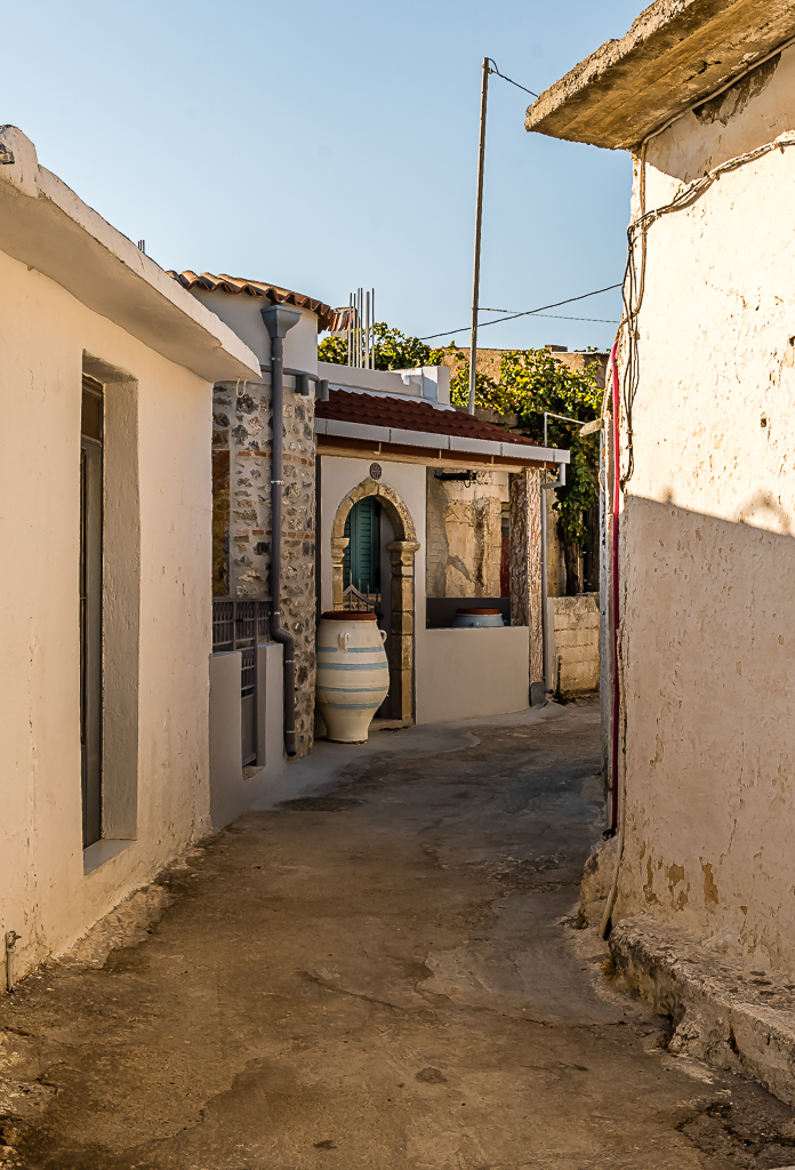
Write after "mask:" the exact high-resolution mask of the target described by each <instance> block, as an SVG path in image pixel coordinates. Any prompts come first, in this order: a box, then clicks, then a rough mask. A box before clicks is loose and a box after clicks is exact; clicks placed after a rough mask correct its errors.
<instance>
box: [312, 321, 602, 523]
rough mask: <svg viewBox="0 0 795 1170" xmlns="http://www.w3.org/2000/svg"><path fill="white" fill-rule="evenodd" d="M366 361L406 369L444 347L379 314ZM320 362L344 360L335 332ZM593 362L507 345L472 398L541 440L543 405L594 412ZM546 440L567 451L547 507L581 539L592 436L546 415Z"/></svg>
mask: <svg viewBox="0 0 795 1170" xmlns="http://www.w3.org/2000/svg"><path fill="white" fill-rule="evenodd" d="M373 337H374V342H375V344H374V364H375V368H376V369H377V370H407V369H416V368H417V367H419V366H437V365H441V364H442V359H443V357H444V356H445V354H446V353H449V352H451V351H449V350H443V349H432V348H431V347H430V346H429V345H426V344H425V342H423V341H420V339H419V338H417V337H407V336H406V335H405V334H404V333H401V332H400V330H399V329H394V328H391V327H390V326H388V325H387V324H386V322H384V321H379V322H377V323H376V324H375V325H374V326H373ZM452 352H453V353H455V355H456V366H455V368H454V369H453V371H452V375H451V381H450V398H451V401H452V403H453V405H455V406H461V407H466V406H467V404H468V402H469V362H468V361H467V360H466V356H465V354H464V353H458V352H456V351H455V350H453V351H452ZM318 357H319V358H320V360H321V361H323V362H333V363H334V364H336V365H345V363H346V362H347V360H348V347H347V342H346V339H345V337H344V336H343V335H340V334H334V335H331V336H329V337H326V338H324V340H323V341H321V343H320V345H319V346H318ZM596 371H597V366H596V364H592V365H589V366H586V368H585V369H584V370H571V369H569V367H568V366H565V365H564V364H563V363H562V362H561V361H559V359H558V358H556V357H555V355H554V354H553V353H551V352H550V351H549V350H546V349H523V350H522V349H516V350H507V351H506V352H505V353H504V354H503V355H502V360H501V362H500V373H499V378H498V379H497V380H496V381H495V380H494V379H493V378H490V377H488V376H487V375H486V374H481V373H478V375H477V380H476V386H475V405H476V407H478V408H480V409H484V410H491V411H493V412H494V413H495V414H496V415H497V416H498V420H499V421H500V422H501V423H502V424H503V425H504V426H506V427H508V426H510V427H511V428H512V429H516V430H519V431H520V433H521V434H523V435H527V437H528V438H529V439H530V440H531V441H532V442H533V443H537V444H539V445H541V444H542V443H543V441H544V411H551V412H552V413H553V414H565V415H568V416H570V417H572V418H575V419H578V420H579V421H581V422H589V421H590V420H591V419H595V418H597V417H598V416H599V412H600V410H601V405H602V390H601V388H600V386H599V383H598V382H597V378H596ZM547 443H548V445H549V446H550V447H566V448H568V450H569V451H570V452H571V463H570V464H569V466H568V468H567V473H566V486H565V487H563V488H560V489H559V490H558V491H557V492H556V493H555V510H556V511H557V513H558V518H559V520H560V526H561V529H562V532H563V536H564V538H565V539H567V540H568V541H570V542H571V543H573V544H582V542H583V541H584V539H585V536H586V530H585V524H584V522H583V517H584V514H585V513H586V512H587V511H588V510H589V509H590V508H591V507H592V506H593V505H594V504H595V503H596V502H597V501H598V499H599V466H598V465H599V440H598V438H597V436H596V435H586V436H583V435H581V434H580V428H579V427H578V426H577V425H576V423H570V422H561V421H560V420H559V419H553V418H551V419H549V422H548V429H547Z"/></svg>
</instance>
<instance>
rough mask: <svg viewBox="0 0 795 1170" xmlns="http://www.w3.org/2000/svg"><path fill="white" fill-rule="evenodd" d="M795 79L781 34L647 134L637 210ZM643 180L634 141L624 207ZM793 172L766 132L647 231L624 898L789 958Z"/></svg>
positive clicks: (742, 129)
mask: <svg viewBox="0 0 795 1170" xmlns="http://www.w3.org/2000/svg"><path fill="white" fill-rule="evenodd" d="M794 88H795V49H789V50H787V51H786V52H785V53H783V54H782V56H781V58H780V60H778V61H777V62H775V63H774V65H773V66H772V67H768V66H765V67H764V71H762V70H760V71H758V76H756V77H755V78H754V77H753V75H752V77H751V80H750V81H745V82H742V83H741V86H739V87H736V89H735V90H734V91H729V92H728V93H727V94H725V95H724V96H723V97H722V98H721V99H719V100H718V101H716V102H713V103H710V104H709V105H708V106H705V107H702V108H701V110H700V111H699V112H696V113H691V114H687V115H685V116H684V117H682V118H681V119H679V120H678V121H677V122H676V123H674V124H673V125H672V126H671V127H670V128H669V129H668V130H667V131H665V132H664V133H663V134H662V135H661V136H659V137H658V138H656V139H654V140H653V141H652V142H651V144H650V146H649V149H648V156H647V164H648V165H647V173H646V207H647V208H648V209H651V208H654V207H658V206H661V205H662V204H665V203H666V202H667V201H668V200H669V199H670V198H671V197H672V196H673V195H674V194H675V193H676V192H677V191H678V190H679V189H680V187H681V185H682V181H683V180H684V181H689V180H690V179H692V178H693V177H694V176H697V175H699V174H703V173H704V172H706V171H707V170H708V169H709V168H710V167H712V166H715V165H716V164H717V163H719V162H722V161H724V160H725V159H727V158H729V157H734V156H736V155H738V154H739V153H741V152H745V151H749V150H752V149H754V148H756V147H758V146H760V145H764V144H765V143H768V142H770V141H771V140H772V139H773V138H775V137H776V136H777V135H779V134H781V133H782V132H784V131H789V132H792V131H795V110H794V109H793V103H792V93H793V89H794ZM639 178H640V173H639V164H638V162H637V160H636V182H635V195H634V206H633V215H637V214H638V212H639V198H640V186H639ZM793 191H795V148H793V147H790V148H787V149H785V150H779V149H777V150H774V151H772V152H770V153H767V154H765V155H764V157H762V158H760V159H758V160H756V161H753V162H747V163H745V164H743V165H741V166H740V167H738V168H737V169H735V170H733V171H731V172H730V173H727V174H724V175H723V176H721V178H720V179H719V180H718V181H717V182H716V183H714V184H713V185H712V186H711V187H710V188H709V190H708V191H707V192H706V193H705V194H703V195H702V196H701V197H700V198H699V199H697V200H696V201H695V202H694V203H693V204H692V205H691V206H689V207H688V208H686V209H685V210H680V211H677V212H675V213H673V214H671V215H667V216H664V217H662V218H660V219H658V220H657V221H655V222H653V223H652V224H651V226H650V228H649V231H648V263H647V268H646V275H645V287H646V291H645V299H644V302H643V306H642V310H641V313H640V317H639V343H638V354H639V360H640V382H639V388H638V392H637V397H636V400H635V405H634V411H633V418H632V422H633V427H634V451H635V471H634V474H633V476H632V478H631V480H630V482H629V484H628V486H627V491H626V495H625V499H624V506H623V514H622V518H621V524H622V542H621V550H620V553H621V579H622V583H623V590H622V603H621V611H622V615H623V624H622V630H621V669H622V674H623V703H624V708H625V712H626V754H625V759H624V767H625V781H626V817H627V824H626V843H625V851H624V861H623V866H622V872H621V881H620V888H619V898H618V903H617V908H616V911H617V917H619V918H621V917H624V916H626V915H629V914H633V913H637V912H640V911H643V912H647V913H650V914H652V915H653V916H655V917H656V918H657V919H659V920H662V921H663V922H665V923H666V924H667V925H669V926H682V927H685V928H688V929H692V930H695V931H697V932H698V933H699V935H700V936H701V937H702V939H704V940H705V941H706V943H707V945H709V946H711V947H713V948H714V949H716V950H718V951H724V952H726V953H727V954H729V955H732V956H734V957H736V958H738V959H740V960H741V961H745V962H747V963H749V964H751V965H754V964H756V965H761V966H767V967H771V968H774V969H776V968H777V969H780V970H782V971H786V970H789V971H791V970H792V968H793V965H795V886H793V870H792V826H793V824H795V720H794V719H793V716H792V694H793V687H794V686H795V634H794V633H793V631H795V588H794V587H793V581H795V462H794V457H793V450H794V449H795V444H794V443H793V427H794V424H793V412H792V404H793V401H795V318H793V304H795V228H794V220H793V212H792V207H793ZM624 356H625V354H624ZM626 444H627V427H626V419H623V420H622V450H623V452H624V453H626Z"/></svg>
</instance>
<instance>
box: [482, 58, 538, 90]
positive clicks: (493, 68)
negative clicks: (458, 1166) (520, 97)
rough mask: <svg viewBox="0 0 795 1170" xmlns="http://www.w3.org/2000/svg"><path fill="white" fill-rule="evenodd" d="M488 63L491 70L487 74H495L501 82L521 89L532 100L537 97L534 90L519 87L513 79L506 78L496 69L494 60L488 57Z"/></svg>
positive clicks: (524, 86) (522, 86)
mask: <svg viewBox="0 0 795 1170" xmlns="http://www.w3.org/2000/svg"><path fill="white" fill-rule="evenodd" d="M489 61H490V62H491V68H490V69H489V73H496V74H497V76H498V77H501V78H502V80H503V81H507V82H508V84H509V85H515V86H516V88H517V89H523V90H524V92H525V93H529V94H530V97H534V98H537V97H538V94H537V93H536V92H535V90H533V89H528V88H527V86H526V85H520V84H519V82H518V81H514V79H513V78H512V77H508V76H506V74H504V73H500V71H499V69H498V68H497V62H496V61H495V60H494V58H493V57H489Z"/></svg>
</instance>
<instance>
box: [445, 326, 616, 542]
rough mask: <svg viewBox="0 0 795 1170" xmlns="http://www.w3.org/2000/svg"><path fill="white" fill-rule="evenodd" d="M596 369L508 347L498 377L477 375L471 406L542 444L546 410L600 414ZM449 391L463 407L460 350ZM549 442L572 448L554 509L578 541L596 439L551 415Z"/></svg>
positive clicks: (594, 489)
mask: <svg viewBox="0 0 795 1170" xmlns="http://www.w3.org/2000/svg"><path fill="white" fill-rule="evenodd" d="M596 372H597V366H596V364H591V365H589V366H586V368H585V369H584V370H572V369H569V367H568V366H565V365H564V364H563V363H562V362H561V361H560V360H559V359H557V358H556V357H555V356H554V354H553V353H551V352H550V351H549V350H546V349H525V350H508V351H506V352H505V353H504V354H503V355H502V360H501V362H500V373H499V379H498V380H497V381H495V380H494V379H493V378H489V377H487V376H486V375H485V374H478V375H477V381H476V387H475V405H476V407H480V408H482V409H486V410H492V411H494V412H495V413H496V414H497V415H498V416H499V417H500V418H501V420H503V421H504V422H506V423H508V424H513V423H515V424H516V425H515V427H512V429H516V430H518V431H519V432H520V433H521V434H523V435H527V437H528V438H529V439H530V440H531V441H532V442H533V443H538V444H539V445H541V444H542V443H543V441H544V412H545V411H550V412H552V413H553V414H565V415H568V416H569V417H570V418H575V419H578V420H579V421H580V422H589V421H590V420H592V419H595V418H598V416H599V413H600V410H601V405H602V389H601V387H600V386H599V383H598V381H597V377H596ZM450 394H451V401H452V402H453V403H454V404H455V405H457V406H466V405H467V403H468V401H469V362H468V361H467V360H466V357H465V355H464V354H461V355H459V356H458V357H457V366H456V369H455V371H454V373H453V376H452V379H451V382H450ZM547 445H548V446H550V447H566V448H568V449H569V451H570V452H571V463H570V464H569V466H568V468H567V472H566V486H565V487H563V488H560V489H559V490H558V491H557V492H556V493H555V510H556V511H557V513H558V518H559V520H560V526H561V529H562V531H563V535H564V537H565V538H566V539H568V540H569V541H571V542H573V543H575V544H582V542H583V541H584V540H585V537H586V528H585V524H584V522H583V517H584V513H585V512H587V511H588V510H589V508H591V507H592V506H593V505H594V504H596V503H597V501H598V499H599V440H598V437H597V436H596V435H586V436H583V435H581V434H580V428H579V427H578V426H577V425H576V423H571V422H563V421H561V420H559V419H554V418H550V419H549V420H548V424H547Z"/></svg>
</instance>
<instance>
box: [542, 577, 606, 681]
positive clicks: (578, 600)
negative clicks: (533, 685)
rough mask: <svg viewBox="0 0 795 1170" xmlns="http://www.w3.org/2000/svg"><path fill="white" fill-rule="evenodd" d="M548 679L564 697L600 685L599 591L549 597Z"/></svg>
mask: <svg viewBox="0 0 795 1170" xmlns="http://www.w3.org/2000/svg"><path fill="white" fill-rule="evenodd" d="M547 607H548V608H547V612H548V617H549V620H548V623H547V630H548V653H549V682H550V687H551V689H552V690H553V691H554V692H555V693H556V694H560V695H561V696H563V697H564V698H571V697H573V696H575V695H584V694H588V693H590V692H592V691H597V690H598V689H599V661H600V658H599V594H598V593H580V594H578V596H577V597H550V598H549V599H548V601H547Z"/></svg>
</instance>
